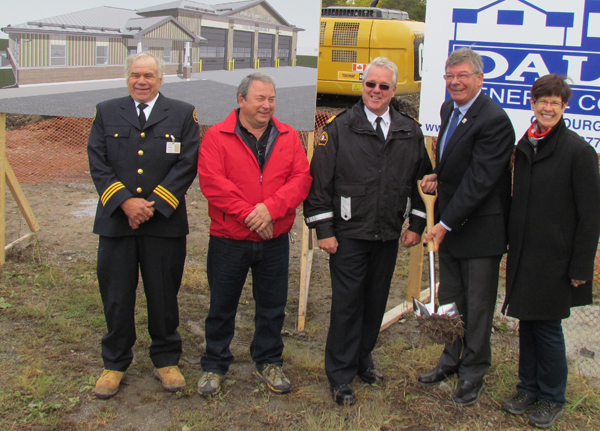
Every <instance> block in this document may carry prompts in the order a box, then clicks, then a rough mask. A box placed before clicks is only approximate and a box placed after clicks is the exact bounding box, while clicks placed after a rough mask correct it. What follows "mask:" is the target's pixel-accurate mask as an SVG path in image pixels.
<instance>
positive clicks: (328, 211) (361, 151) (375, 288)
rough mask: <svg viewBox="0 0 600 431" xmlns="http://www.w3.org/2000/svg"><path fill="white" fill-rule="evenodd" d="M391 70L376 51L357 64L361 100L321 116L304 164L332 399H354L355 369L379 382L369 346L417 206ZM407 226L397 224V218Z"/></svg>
mask: <svg viewBox="0 0 600 431" xmlns="http://www.w3.org/2000/svg"><path fill="white" fill-rule="evenodd" d="M397 81H398V69H397V67H396V65H395V64H394V63H393V62H391V61H390V60H388V59H387V58H383V57H378V58H376V59H375V60H373V61H372V62H371V64H369V65H368V66H367V68H366V70H365V75H364V80H363V90H362V98H361V100H360V101H359V102H358V103H357V104H356V105H354V107H353V108H352V109H350V110H348V111H344V112H342V113H340V114H338V116H337V117H334V118H332V119H330V120H329V121H328V124H327V126H326V127H325V129H324V131H323V133H322V135H321V137H320V139H319V142H318V143H317V145H316V148H315V153H314V156H313V159H312V163H311V175H312V176H313V184H312V188H311V191H310V194H309V196H308V198H307V200H306V201H305V202H304V215H305V217H306V223H307V225H308V226H309V227H311V228H316V231H317V238H318V240H319V247H320V248H321V249H322V250H324V251H326V252H327V253H329V254H330V259H329V264H330V273H331V286H332V301H331V321H330V326H329V334H328V337H327V346H326V352H325V371H326V373H327V378H328V379H329V383H330V384H331V391H332V395H333V399H334V401H335V402H337V403H338V404H340V405H352V404H354V403H355V401H356V400H355V394H354V391H353V389H352V387H351V386H350V384H351V383H352V380H353V379H354V377H355V376H357V375H358V376H359V377H360V378H361V379H362V380H363V381H364V382H366V383H368V384H373V383H377V382H381V381H382V380H383V375H382V374H381V373H380V372H379V371H378V370H377V368H376V367H375V364H374V362H373V358H372V356H371V352H372V350H373V348H374V347H375V343H376V341H377V337H378V334H379V328H380V326H381V321H382V318H383V314H384V312H385V305H386V302H387V298H388V292H389V289H390V283H391V280H392V276H393V274H394V268H395V266H396V257H397V254H398V245H399V242H402V245H404V246H405V247H411V246H413V245H415V244H418V243H419V242H420V240H421V233H422V232H423V229H424V226H425V209H424V204H423V201H422V200H421V198H420V196H419V193H418V191H417V187H416V181H417V180H419V179H421V178H422V177H423V175H424V174H427V173H429V172H430V171H431V162H430V160H429V157H428V155H427V151H426V149H425V145H424V140H423V134H422V133H421V129H420V127H419V124H418V123H417V122H416V121H415V120H414V119H412V118H410V117H408V116H407V115H405V114H402V113H399V112H397V111H396V110H394V109H393V108H392V107H390V102H391V100H392V97H394V94H395V91H396V82H397ZM406 218H409V220H410V226H409V228H408V230H406V231H405V232H404V233H402V225H403V223H404V220H405V219H406Z"/></svg>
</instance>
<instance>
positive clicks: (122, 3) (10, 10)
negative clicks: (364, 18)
mask: <svg viewBox="0 0 600 431" xmlns="http://www.w3.org/2000/svg"><path fill="white" fill-rule="evenodd" d="M231 1H232V0H206V1H201V2H200V3H205V4H209V5H215V4H220V3H230V2H231ZM163 3H170V0H164V1H161V0H59V1H51V0H20V1H19V0H0V28H2V27H6V26H7V25H9V24H12V25H15V24H23V23H25V22H27V21H36V20H40V19H44V18H50V17H53V16H57V15H64V14H66V13H71V12H77V11H81V10H85V9H91V8H94V7H98V6H113V7H120V8H124V9H142V8H146V7H150V6H156V5H159V4H163ZM267 3H269V4H270V5H271V6H272V7H273V8H274V9H275V10H276V11H277V12H278V13H279V14H280V15H281V16H283V18H285V20H286V21H287V22H289V23H290V24H292V25H295V26H296V27H300V28H304V29H306V31H301V32H299V33H298V53H299V54H304V55H318V44H319V21H320V15H321V0H301V1H293V0H267ZM0 38H3V39H8V35H7V34H6V33H4V32H1V31H0Z"/></svg>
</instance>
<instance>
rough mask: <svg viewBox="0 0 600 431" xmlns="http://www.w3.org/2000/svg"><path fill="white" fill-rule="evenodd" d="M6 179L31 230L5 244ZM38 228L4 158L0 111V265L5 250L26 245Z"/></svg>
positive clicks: (4, 142) (4, 148)
mask: <svg viewBox="0 0 600 431" xmlns="http://www.w3.org/2000/svg"><path fill="white" fill-rule="evenodd" d="M7 181H8V187H9V189H10V191H11V193H12V195H13V197H14V198H15V200H16V201H17V205H18V206H19V210H21V214H22V215H23V218H24V219H25V220H26V221H27V225H28V226H29V229H30V230H31V232H30V233H28V234H26V235H24V236H22V237H21V238H19V239H17V240H16V241H13V242H12V243H10V244H8V245H5V244H6V207H5V203H6V202H5V197H6V182H7ZM39 230H40V225H39V224H38V222H37V220H36V219H35V215H34V214H33V211H32V210H31V207H30V206H29V203H28V202H27V199H26V198H25V194H24V193H23V190H22V189H21V185H20V184H19V181H17V177H16V176H15V173H14V172H13V170H12V167H11V166H10V164H9V163H8V160H7V158H6V114H5V113H0V250H4V251H3V252H1V253H0V266H1V265H4V262H5V258H6V252H7V251H9V250H10V249H12V248H13V247H15V246H17V245H19V246H21V247H26V246H27V245H29V244H31V243H33V242H35V240H36V235H35V232H38V231H39Z"/></svg>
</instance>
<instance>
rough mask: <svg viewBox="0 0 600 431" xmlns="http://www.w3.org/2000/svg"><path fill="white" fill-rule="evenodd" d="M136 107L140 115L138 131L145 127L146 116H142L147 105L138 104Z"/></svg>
mask: <svg viewBox="0 0 600 431" xmlns="http://www.w3.org/2000/svg"><path fill="white" fill-rule="evenodd" d="M137 107H138V109H139V110H140V115H139V116H138V118H139V119H140V129H142V130H143V129H144V126H145V125H146V114H144V109H146V108H147V107H148V105H146V104H145V103H140V104H139V105H138V106H137Z"/></svg>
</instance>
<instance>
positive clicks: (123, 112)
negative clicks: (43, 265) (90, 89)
mask: <svg viewBox="0 0 600 431" xmlns="http://www.w3.org/2000/svg"><path fill="white" fill-rule="evenodd" d="M173 141H174V142H176V143H180V144H181V145H180V146H179V148H177V147H178V146H177V145H176V144H171V147H172V148H170V149H169V151H167V143H168V142H173ZM199 144H200V129H199V126H198V119H197V116H196V111H195V109H194V107H193V106H192V105H190V104H188V103H184V102H180V101H177V100H172V99H168V98H166V97H165V96H163V95H162V94H160V95H159V96H158V99H156V102H155V104H154V107H153V108H152V112H151V114H150V117H149V118H148V120H147V121H146V125H145V126H144V129H143V130H141V129H140V122H139V119H138V115H137V110H136V107H135V102H134V101H133V99H132V98H131V97H130V96H127V97H125V98H122V99H113V100H107V101H105V102H102V103H100V104H98V106H97V107H96V116H95V118H94V122H93V124H92V130H91V132H90V138H89V142H88V156H89V160H90V172H91V175H92V179H93V180H94V184H95V186H96V189H97V190H98V194H99V195H100V199H99V201H98V208H97V210H96V220H95V223H94V233H97V234H99V235H103V236H112V237H118V236H125V235H154V236H163V237H176V236H184V235H187V233H188V223H187V213H186V207H185V193H186V191H187V190H188V188H189V187H190V184H191V183H192V181H193V180H194V178H195V177H196V167H197V164H198V149H199ZM131 197H134V198H144V199H146V200H148V201H154V202H155V204H154V208H155V209H156V210H155V213H154V216H153V217H151V218H150V220H148V221H147V222H145V223H142V224H141V225H140V227H139V228H138V229H131V227H129V223H128V221H127V216H126V215H125V213H124V212H123V210H122V209H121V207H120V205H121V203H123V201H125V200H126V199H128V198H131Z"/></svg>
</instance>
